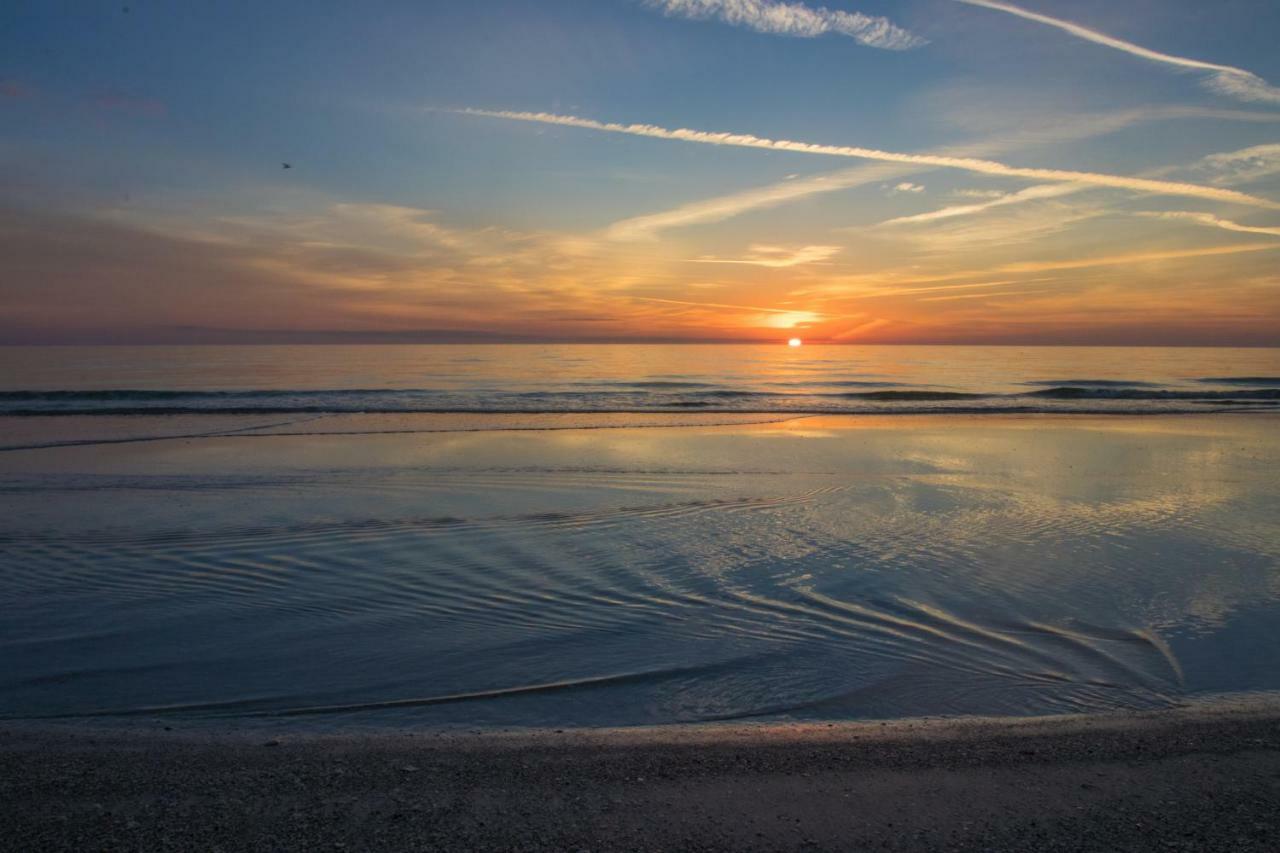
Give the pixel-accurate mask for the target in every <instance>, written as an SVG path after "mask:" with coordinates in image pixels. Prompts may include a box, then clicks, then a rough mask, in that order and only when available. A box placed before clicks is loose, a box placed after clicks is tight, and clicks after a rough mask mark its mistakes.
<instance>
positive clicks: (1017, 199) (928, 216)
mask: <svg viewBox="0 0 1280 853" xmlns="http://www.w3.org/2000/svg"><path fill="white" fill-rule="evenodd" d="M1083 189H1089V187H1088V186H1087V185H1086V186H1080V185H1078V184H1037V185H1035V186H1033V187H1027V188H1026V189H1025V190H1019V191H1018V192H1016V193H1005V194H1003V195H996V196H995V197H994V198H991V199H989V200H988V201H982V202H977V203H975V204H956V205H952V206H951V207H943V208H939V209H938V210H930V211H928V212H927V213H917V214H914V215H912V216H899V217H898V218H896V219H887V220H885V221H884V222H882V223H880V224H881V225H918V224H920V223H924V222H934V221H936V220H939V219H951V218H952V217H955V216H969V215H972V214H975V213H982V212H983V211H986V210H990V209H991V208H993V207H1004V206H1005V205H1010V204H1021V203H1022V202H1025V201H1038V200H1040V199H1046V198H1058V197H1060V196H1064V195H1071V194H1072V193H1078V192H1080V191H1081V190H1083Z"/></svg>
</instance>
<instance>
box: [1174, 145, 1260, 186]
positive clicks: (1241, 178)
mask: <svg viewBox="0 0 1280 853" xmlns="http://www.w3.org/2000/svg"><path fill="white" fill-rule="evenodd" d="M1192 168H1194V169H1196V170H1198V171H1204V172H1211V173H1216V174H1214V175H1213V177H1212V178H1211V181H1212V183H1215V184H1244V183H1248V182H1249V181H1256V180H1257V179H1259V178H1265V177H1267V176H1268V175H1274V174H1276V173H1277V172H1280V144H1277V143H1274V142H1273V143H1269V144H1266V145H1254V146H1253V147H1251V148H1242V149H1240V150H1239V151H1225V152H1223V153H1221V154H1210V155H1209V156H1208V157H1204V158H1202V159H1201V160H1200V162H1198V163H1196V165H1195V166H1193V167H1192Z"/></svg>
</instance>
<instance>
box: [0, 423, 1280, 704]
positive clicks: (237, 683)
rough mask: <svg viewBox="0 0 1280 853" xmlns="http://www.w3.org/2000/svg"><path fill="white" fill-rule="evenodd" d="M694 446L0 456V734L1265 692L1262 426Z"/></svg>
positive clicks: (750, 434) (241, 441) (1132, 699)
mask: <svg viewBox="0 0 1280 853" xmlns="http://www.w3.org/2000/svg"><path fill="white" fill-rule="evenodd" d="M352 417H354V416H352ZM419 417H431V416H419ZM440 417H442V418H445V419H446V420H447V418H454V419H455V421H453V422H452V427H450V426H449V424H448V423H444V422H443V421H437V422H434V423H431V424H427V423H426V422H420V423H417V424H416V425H411V426H413V427H415V428H423V429H425V428H427V427H428V426H430V427H431V428H432V429H443V428H446V427H448V428H458V423H457V421H456V418H458V417H461V416H440ZM550 417H556V416H550ZM533 420H534V421H536V418H534V419H533ZM697 421H698V419H697V418H696V417H690V418H687V419H685V420H683V421H682V423H683V424H684V425H682V426H663V425H658V424H655V425H652V426H649V427H646V428H613V429H563V428H557V429H529V428H528V427H530V426H534V427H536V426H537V424H536V423H531V422H529V421H528V417H527V416H526V421H525V422H523V424H522V427H523V428H521V429H518V430H513V429H504V430H492V429H484V428H483V425H479V424H476V423H474V422H473V423H471V424H470V426H469V427H468V428H467V429H466V430H465V431H454V432H404V431H403V430H404V429H405V424H404V423H403V421H400V422H398V423H396V424H395V427H396V430H397V431H395V432H382V433H379V432H377V431H376V430H377V429H379V428H382V429H386V428H388V426H387V422H385V421H381V422H380V421H379V420H378V419H376V418H370V419H368V420H367V422H364V423H360V424H354V425H352V424H349V426H355V427H359V428H358V429H356V428H352V429H347V430H343V431H342V432H344V433H348V434H329V435H322V434H310V435H296V434H295V435H261V434H258V430H257V428H256V427H254V426H253V425H251V424H246V426H249V427H250V429H249V430H248V431H241V432H236V433H234V434H229V435H222V436H216V437H188V438H163V439H162V440H155V441H137V440H135V441H129V442H124V443H111V444H102V443H95V444H80V445H74V446H60V447H54V448H45V449H33V450H13V451H8V452H5V453H3V454H0V471H3V491H0V510H3V521H2V522H0V561H2V565H3V567H4V571H3V573H2V574H0V585H2V589H0V652H2V653H3V654H4V656H5V658H6V660H9V661H13V662H15V663H14V665H12V666H9V667H7V669H6V671H5V672H4V674H3V676H0V679H2V680H0V713H2V714H3V716H4V717H6V718H10V719H14V718H22V719H30V718H48V717H58V718H64V719H83V718H85V717H89V716H94V717H98V718H100V719H103V720H108V721H111V720H118V719H137V718H145V719H150V718H152V717H157V716H158V717H162V718H167V719H173V720H183V721H187V722H199V721H226V720H228V719H235V720H241V721H251V722H253V723H255V724H263V725H285V726H310V727H315V726H325V725H330V724H337V723H342V724H344V725H353V724H360V725H370V726H384V725H385V726H393V727H395V726H403V725H411V726H416V725H449V724H480V725H540V724H549V725H573V724H579V725H634V724H651V723H668V722H694V721H707V720H729V719H778V718H791V719H802V720H803V719H810V720H825V719H868V718H892V717H905V716H915V715H927V714H983V715H993V714H1012V715H1038V714H1051V713H1061V712H1076V711H1083V712H1098V711H1107V710H1116V709H1130V708H1162V707H1168V706H1171V705H1175V704H1177V703H1179V702H1181V701H1184V700H1185V699H1186V698H1187V697H1195V696H1205V695H1208V694H1213V693H1220V692H1239V691H1260V690H1271V689H1276V688H1278V687H1280V676H1277V673H1280V666H1277V662H1278V661H1277V656H1278V655H1280V649H1277V647H1276V646H1275V644H1274V642H1273V640H1272V639H1271V638H1272V637H1273V631H1272V626H1274V625H1275V624H1276V619H1277V617H1278V616H1280V561H1278V559H1277V557H1278V555H1280V521H1277V519H1280V512H1278V511H1277V510H1278V509H1280V483H1278V482H1277V481H1276V478H1275V477H1274V474H1273V472H1274V471H1275V470H1276V463H1277V461H1280V460H1278V459H1277V456H1280V447H1278V446H1277V443H1276V441H1275V439H1274V436H1275V430H1276V427H1277V423H1278V422H1277V421H1276V419H1275V418H1273V417H1270V416H1266V415H1256V416H1249V415H1231V416H1204V417H1195V416H1185V417H1146V418H1117V417H1109V418H1089V417H1080V416H1074V417H1054V416H1036V417H989V416H988V417H972V418H968V417H959V416H948V417H934V418H930V417H896V418H869V417H863V418H837V417H815V418H803V419H796V420H788V421H781V422H771V423H746V424H733V425H718V426H711V425H700V424H698V423H697ZM379 423H381V427H380V426H379ZM547 425H550V424H547ZM490 426H492V424H490ZM555 426H558V427H563V426H566V424H564V423H563V422H558V423H556V424H555ZM595 426H599V424H596V425H595ZM350 433H358V434H350Z"/></svg>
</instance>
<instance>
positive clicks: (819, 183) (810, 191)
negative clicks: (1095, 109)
mask: <svg viewBox="0 0 1280 853" xmlns="http://www.w3.org/2000/svg"><path fill="white" fill-rule="evenodd" d="M1183 118H1216V119H1222V120H1224V121H1251V122H1268V123H1269V122H1280V116H1278V115H1272V114H1270V113H1256V112H1246V111H1242V110H1210V109H1203V108H1199V107H1161V108H1154V109H1153V108H1144V109H1138V110H1123V111H1119V112H1112V113H1102V114H1092V115H1089V114H1086V115H1075V116H1070V117H1069V120H1068V118H1062V119H1060V120H1055V121H1053V122H1050V123H1049V124H1048V126H1046V127H1033V128H1029V129H1024V130H1022V131H1021V132H1019V133H1015V134H1012V135H1009V136H1006V137H1002V138H997V139H987V140H981V141H976V142H971V143H967V144H964V145H958V146H953V147H950V148H944V149H940V150H938V151H936V152H934V153H937V154H942V155H946V156H952V157H987V156H991V155H992V154H997V153H1000V152H1002V151H1006V150H1011V149H1015V148H1021V147H1025V146H1034V145H1041V144H1045V143H1054V144H1057V143H1062V142H1069V141H1072V140H1075V139H1088V138H1091V137H1094V136H1098V135H1101V134H1106V133H1111V132H1113V131H1116V130H1121V129H1123V128H1126V127H1130V126H1132V125H1134V124H1137V123H1139V122H1145V121H1168V120H1176V119H1183ZM1259 147H1266V146H1259ZM1277 164H1278V166H1277V168H1280V157H1277ZM928 168H929V167H920V166H904V165H898V164H892V163H880V164H876V165H870V166H856V167H854V168H852V169H841V170H838V171H835V172H826V173H824V174H821V175H812V176H809V177H806V178H800V179H797V178H795V176H792V177H790V178H788V179H787V180H785V181H779V182H776V183H772V184H767V185H765V186H760V187H752V188H750V189H746V190H740V191H738V192H733V193H726V194H724V195H719V196H715V197H713V198H707V199H700V200H698V201H693V202H687V203H685V204H681V205H677V206H676V207H673V208H670V209H668V210H663V211H659V212H657V213H646V214H643V215H641V216H633V217H629V218H627V219H622V220H619V221H617V222H615V223H613V224H612V225H610V226H609V227H608V228H607V229H606V230H605V232H604V237H605V238H606V239H610V240H648V239H652V238H654V237H656V236H657V235H658V234H659V233H660V232H662V231H666V230H668V229H672V228H687V227H689V226H694V225H707V224H710V223H713V222H723V221H724V220H726V219H732V218H733V217H735V216H741V215H743V214H745V213H750V212H752V211H757V210H767V209H769V208H772V207H778V206H780V205H784V204H790V203H792V202H797V201H801V200H803V199H806V198H809V197H810V196H815V195H821V194H823V193H831V192H839V191H842V190H847V189H853V188H856V187H860V186H865V185H867V184H874V183H883V182H886V181H892V180H897V179H898V178H902V177H906V176H909V175H912V174H914V173H916V172H920V171H927V169H928ZM1215 183H1217V182H1216V181H1215ZM1224 183H1230V182H1228V181H1224ZM967 192H968V193H970V194H971V195H970V197H972V198H997V197H1001V196H1004V195H1007V193H1004V192H1001V191H1000V190H969V191H967ZM963 194H964V193H963V192H957V193H956V195H963Z"/></svg>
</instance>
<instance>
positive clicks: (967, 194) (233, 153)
mask: <svg viewBox="0 0 1280 853" xmlns="http://www.w3.org/2000/svg"><path fill="white" fill-rule="evenodd" d="M0 15H3V26H2V27H0V131H2V133H0V137H2V138H0V239H3V240H4V241H5V242H6V244H7V246H6V248H5V257H7V258H8V260H7V261H4V262H3V263H4V264H5V265H6V266H7V267H8V270H7V272H6V274H5V275H4V276H3V277H4V279H5V283H4V284H3V285H0V287H3V288H4V290H5V291H6V296H7V299H6V302H7V303H8V308H6V309H4V310H3V312H0V340H11V341H19V342H30V341H37V342H39V341H61V340H67V341H96V340H111V341H120V340H125V341H128V340H137V341H151V340H156V341H160V340H165V341H173V340H177V341H181V340H196V339H199V340H205V339H227V340H233V339H235V338H236V336H237V335H238V334H241V333H246V334H248V333H251V334H252V335H254V336H255V339H257V338H261V337H262V336H263V335H264V334H265V335H267V336H268V337H269V336H270V333H271V331H272V330H281V331H287V332H288V333H289V334H290V339H295V338H296V335H297V334H298V333H304V334H305V333H306V332H308V331H313V332H316V333H317V334H319V333H321V332H328V331H334V330H338V331H344V332H350V333H357V334H364V333H367V335H368V337H369V339H371V340H373V339H377V338H378V336H379V335H381V334H384V333H396V334H403V333H406V332H415V333H416V332H419V331H420V332H421V333H422V334H423V335H424V339H427V340H431V339H453V338H454V337H457V338H459V339H488V338H490V337H494V338H498V339H502V338H503V337H508V338H509V337H513V336H516V335H519V336H534V337H547V338H552V339H568V340H579V339H599V338H602V337H603V338H608V339H613V338H624V339H673V338H674V339H714V340H721V339H745V340H757V339H761V340H764V339H772V338H774V337H777V336H778V335H780V334H790V333H803V334H805V335H806V336H807V337H812V338H815V339H829V340H841V341H861V342H875V341H883V342H898V341H902V342H915V341H921V342H923V341H929V342H945V341H974V342H977V341H991V342H1003V341H1029V340H1053V341H1063V342H1105V343H1123V342H1134V343H1148V342H1161V343H1229V342H1247V343H1263V344H1274V343H1280V335H1278V334H1277V331H1278V329H1280V297H1278V296H1277V293H1278V292H1280V277H1278V276H1277V273H1276V272H1275V271H1276V269H1277V265H1276V258H1277V254H1276V253H1275V252H1274V251H1272V250H1271V247H1272V246H1273V245H1274V246H1276V247H1277V248H1280V206H1276V204H1275V200H1277V199H1280V89H1276V88H1275V85H1276V84H1278V83H1280V52H1277V51H1276V50H1275V44H1276V43H1277V37H1278V36H1280V6H1277V4H1275V3H1272V2H1263V1H1262V0H1248V1H1246V0H1229V2H1221V3H1214V4H1204V3H1190V2H1170V0H1160V2H1155V1H1154V0H1150V2H1149V1H1148V0H1134V2H1125V3H1114V2H1109V3H1104V2H1072V3H1065V2H1060V0H1058V2H1036V3H1031V2H1028V3H1025V4H1021V3H1020V4H1006V3H1002V2H986V0H983V2H977V0H975V2H961V0H907V2H885V0H881V2H872V0H867V2H856V3H852V2H831V3H829V4H827V5H826V6H821V5H819V4H817V3H811V4H802V3H779V2H773V0H654V2H646V0H539V2H527V0H526V2H510V0H476V2H468V3H454V2H441V0H436V2H386V3H368V4H338V3H322V2H309V3H301V2H275V3H238V2H218V3H212V2H175V3H153V2H128V0H125V2H120V3H90V2H78V3H52V2H45V3H35V2H18V3H15V4H10V6H9V7H7V8H6V10H5V11H4V12H3V13H0ZM1222 69H1226V70H1225V71H1224V70H1222ZM467 111H484V112H486V113H488V114H487V115H479V114H476V113H475V112H467ZM518 114H519V115H518ZM526 114H538V116H539V117H538V118H537V120H529V119H530V116H529V115H526ZM565 117H583V118H586V119H589V120H592V121H597V122H603V123H618V124H623V125H630V124H644V125H653V126H656V127H658V128H662V129H665V130H676V129H681V128H688V129H692V130H695V131H704V132H725V131H727V132H733V133H737V134H750V135H752V136H754V137H763V138H768V139H772V140H779V139H781V140H793V141H797V142H802V143H813V144H818V145H825V146H833V147H843V148H854V149H857V150H858V151H865V150H867V149H871V150H874V151H878V152H886V153H887V154H888V155H892V156H898V155H903V154H922V153H927V154H931V155H937V156H941V155H944V154H945V155H948V156H964V157H967V158H968V159H970V160H973V159H981V160H984V161H993V162H995V163H997V164H998V165H999V166H1000V167H1001V168H1005V167H1008V168H1009V169H1013V170H1015V171H1016V170H1018V169H1022V170H1024V171H1025V170H1028V169H1031V170H1038V171H1041V172H1046V173H1053V176H1052V178H1051V179H1050V180H1048V181H1047V183H1046V182H1045V181H1043V180H1040V179H1039V178H1037V177H1034V176H1032V177H1028V176H1026V175H1019V174H1006V173H1004V172H1001V171H999V170H994V171H993V170H992V169H985V171H984V170H983V169H978V170H975V169H973V168H970V167H969V166H968V165H963V164H962V165H960V166H955V165H952V164H944V165H941V166H938V165H936V164H924V165H910V164H906V165H904V164H903V163H901V162H895V161H892V160H889V161H886V160H883V159H874V158H873V159H867V158H865V157H861V156H858V157H847V156H844V155H843V154H837V155H831V154H827V153H819V154H813V153H797V152H796V151H795V150H794V149H793V150H778V149H777V148H773V149H769V148H767V147H762V146H758V145H757V146H753V147H743V146H740V145H736V144H733V145H726V144H708V143H707V142H706V141H699V140H690V139H687V138H677V139H672V138H654V136H653V135H643V134H636V133H629V132H627V133H620V132H612V131H602V130H598V129H595V128H593V127H584V126H575V125H573V124H572V123H570V122H566V121H565V120H564V118H565ZM285 162H288V163H290V164H291V167H292V168H290V169H287V170H286V169H283V168H282V163H285ZM970 165H971V164H970ZM984 168H985V167H984ZM1060 173H1078V175H1079V176H1081V177H1079V179H1077V178H1075V177H1072V176H1070V175H1068V176H1066V177H1064V176H1063V175H1062V174H1060ZM1130 179H1139V180H1143V181H1147V182H1148V184H1143V185H1136V186H1134V187H1131V186H1129V185H1128V184H1126V183H1125V181H1127V180H1130ZM823 182H827V184H828V186H827V187H825V188H823V187H820V186H818V185H820V184H822V183H823ZM1081 182H1083V183H1081ZM1150 182H1162V183H1161V184H1160V185H1159V186H1155V185H1153V184H1151V183H1150ZM831 184H837V185H838V187H839V188H838V189H834V190H833V189H831V188H830V185H831ZM1166 185H1167V186H1166ZM1174 185H1176V186H1174ZM1046 186H1048V187H1052V188H1053V189H1049V190H1042V189H1035V188H1041V187H1046ZM1179 187H1180V188H1181V189H1179ZM1188 187H1190V189H1188ZM1197 188H1198V189H1197ZM1059 191H1061V192H1059ZM1019 193H1022V195H1019ZM991 202H998V203H994V204H992V203H991ZM1093 262H1096V263H1093ZM992 282H995V283H994V284H993V283H992ZM1004 282H1007V283H1004ZM942 288H953V289H949V290H944V289H942Z"/></svg>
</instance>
